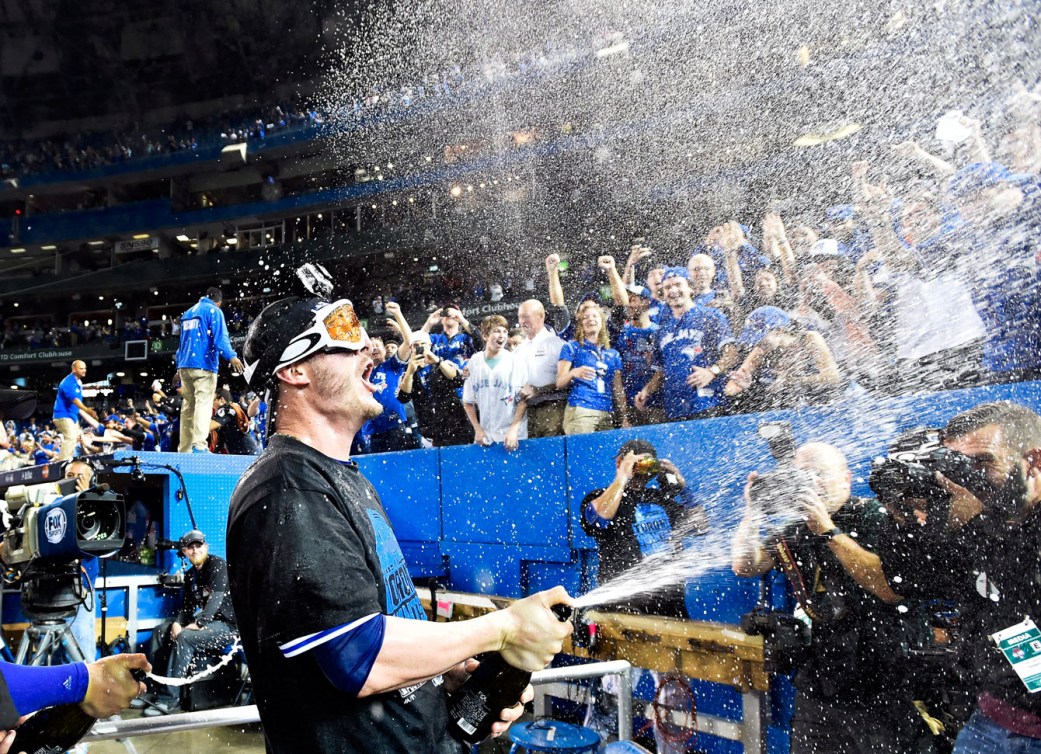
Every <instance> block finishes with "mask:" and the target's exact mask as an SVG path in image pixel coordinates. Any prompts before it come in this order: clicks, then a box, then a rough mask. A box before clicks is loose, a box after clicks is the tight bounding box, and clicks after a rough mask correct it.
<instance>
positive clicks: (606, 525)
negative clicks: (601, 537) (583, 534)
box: [582, 500, 611, 529]
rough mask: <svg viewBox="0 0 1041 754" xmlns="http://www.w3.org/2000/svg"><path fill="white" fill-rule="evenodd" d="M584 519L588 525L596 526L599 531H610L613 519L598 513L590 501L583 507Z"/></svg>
mask: <svg viewBox="0 0 1041 754" xmlns="http://www.w3.org/2000/svg"><path fill="white" fill-rule="evenodd" d="M582 517H583V518H584V519H585V520H586V523H587V524H589V525H590V526H595V527H596V528H597V529H610V528H611V519H609V518H604V517H603V516H601V515H600V514H599V513H597V512H596V508H595V507H594V506H593V501H592V500H590V501H589V502H588V503H586V504H585V505H584V506H583V507H582Z"/></svg>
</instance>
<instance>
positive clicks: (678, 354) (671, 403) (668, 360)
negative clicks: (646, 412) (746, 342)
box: [634, 267, 739, 421]
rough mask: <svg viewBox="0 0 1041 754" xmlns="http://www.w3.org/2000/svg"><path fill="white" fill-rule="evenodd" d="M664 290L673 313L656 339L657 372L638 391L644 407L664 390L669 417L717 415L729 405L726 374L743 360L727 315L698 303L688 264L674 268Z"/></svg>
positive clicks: (640, 406)
mask: <svg viewBox="0 0 1041 754" xmlns="http://www.w3.org/2000/svg"><path fill="white" fill-rule="evenodd" d="M662 292H663V293H664V295H665V301H666V303H667V304H668V305H669V309H670V310H671V312H672V316H671V317H669V318H668V319H663V320H662V323H661V326H660V329H659V331H658V337H657V338H656V340H655V349H654V352H655V356H654V362H655V371H654V373H653V375H652V376H651V378H650V380H649V381H648V382H647V384H646V385H644V386H643V388H642V389H641V390H640V391H639V392H638V393H637V394H636V396H635V398H634V404H635V406H636V408H638V409H641V410H642V409H645V408H646V407H647V406H648V405H649V401H650V398H651V396H653V395H654V394H655V393H657V392H658V390H664V401H665V416H666V418H668V419H669V420H670V421H682V420H684V419H693V418H695V417H699V416H707V415H711V414H713V413H716V412H717V411H718V410H719V408H720V406H721V405H722V403H723V394H722V393H723V385H722V381H721V380H720V375H722V374H724V373H726V372H727V371H728V370H729V369H730V368H731V367H733V366H734V365H735V364H736V363H737V361H738V358H739V353H738V350H737V346H735V345H734V339H733V334H732V333H731V330H730V324H729V323H728V322H727V319H726V317H724V316H723V314H722V313H721V312H720V311H719V310H718V309H713V308H710V307H707V306H698V305H697V304H695V303H694V298H693V291H692V290H691V287H690V278H689V273H688V272H687V269H686V268H685V267H670V268H669V269H667V270H666V271H665V274H664V275H663V276H662Z"/></svg>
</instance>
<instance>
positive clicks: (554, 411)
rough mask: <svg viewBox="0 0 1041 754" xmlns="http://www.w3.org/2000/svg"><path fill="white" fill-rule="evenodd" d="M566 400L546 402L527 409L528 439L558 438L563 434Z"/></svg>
mask: <svg viewBox="0 0 1041 754" xmlns="http://www.w3.org/2000/svg"><path fill="white" fill-rule="evenodd" d="M565 406H567V401H566V400H559V401H547V402H546V403H540V404H539V405H537V406H531V407H530V408H528V437H559V436H560V435H562V434H564V407H565Z"/></svg>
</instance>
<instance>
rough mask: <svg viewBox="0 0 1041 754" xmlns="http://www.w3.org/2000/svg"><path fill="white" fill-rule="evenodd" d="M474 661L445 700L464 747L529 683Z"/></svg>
mask: <svg viewBox="0 0 1041 754" xmlns="http://www.w3.org/2000/svg"><path fill="white" fill-rule="evenodd" d="M551 609H552V610H553V612H554V613H555V614H556V616H557V618H558V619H559V620H560V622H561V623H564V622H566V621H568V620H569V619H570V618H571V608H570V607H568V606H567V605H554V606H553V607H552V608H551ZM477 659H478V660H480V662H481V665H480V667H478V668H477V669H476V670H475V671H474V672H473V675H471V676H470V677H469V678H468V679H466V681H465V682H464V683H463V685H462V686H460V687H459V688H458V689H457V690H456V691H455V692H454V693H452V694H449V696H448V732H449V733H451V734H452V737H453V738H455V739H456V740H457V741H460V742H462V743H464V744H476V743H478V742H480V741H483V740H484V739H486V738H487V737H488V736H489V735H491V732H492V725H493V724H495V722H496V721H498V719H499V712H500V711H502V710H504V709H506V708H508V707H512V706H513V705H515V704H516V703H517V702H518V701H519V700H520V697H521V694H522V693H524V688H525V687H526V686H527V685H528V683H529V682H530V681H531V673H530V672H528V671H527V670H520V669H519V668H515V667H513V666H512V665H510V664H509V663H508V662H506V660H505V659H504V658H503V656H502V655H501V654H499V653H498V652H488V653H487V654H485V655H482V656H480V657H478V658H477ZM30 754H31V752H30Z"/></svg>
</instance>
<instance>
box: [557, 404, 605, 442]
mask: <svg viewBox="0 0 1041 754" xmlns="http://www.w3.org/2000/svg"><path fill="white" fill-rule="evenodd" d="M605 429H614V422H612V421H611V412H610V411H597V410H595V409H592V408H580V407H578V406H568V407H567V408H565V409H564V434H565V435H588V434H589V433H590V432H601V431H603V430H605Z"/></svg>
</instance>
